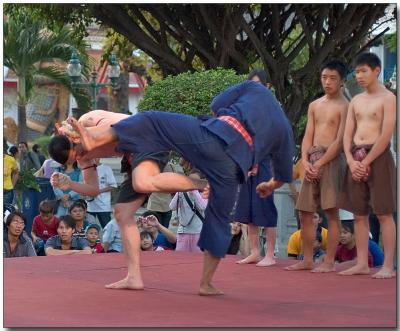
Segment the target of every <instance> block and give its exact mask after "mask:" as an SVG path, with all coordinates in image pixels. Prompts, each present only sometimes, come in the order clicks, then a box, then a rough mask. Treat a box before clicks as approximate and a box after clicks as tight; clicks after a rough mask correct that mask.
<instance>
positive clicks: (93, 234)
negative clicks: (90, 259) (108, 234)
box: [85, 224, 104, 254]
mask: <svg viewBox="0 0 400 331" xmlns="http://www.w3.org/2000/svg"><path fill="white" fill-rule="evenodd" d="M85 236H86V240H87V241H88V243H89V246H90V249H91V250H92V253H93V254H94V253H104V248H103V245H102V244H101V241H100V226H98V225H97V224H89V225H88V226H87V227H86V229H85Z"/></svg>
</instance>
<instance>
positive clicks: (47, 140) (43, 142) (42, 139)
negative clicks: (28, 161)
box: [33, 136, 51, 158]
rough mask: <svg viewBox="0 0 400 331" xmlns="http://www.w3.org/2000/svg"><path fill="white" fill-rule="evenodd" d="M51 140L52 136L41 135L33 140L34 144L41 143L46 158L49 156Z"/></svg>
mask: <svg viewBox="0 0 400 331" xmlns="http://www.w3.org/2000/svg"><path fill="white" fill-rule="evenodd" d="M50 140H51V136H41V137H39V138H36V139H35V140H34V141H33V143H34V144H38V145H39V147H40V150H41V152H42V153H43V154H44V156H45V157H46V158H48V157H49V152H48V150H47V147H48V146H49V143H50Z"/></svg>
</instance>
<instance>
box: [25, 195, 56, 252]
mask: <svg viewBox="0 0 400 331" xmlns="http://www.w3.org/2000/svg"><path fill="white" fill-rule="evenodd" d="M53 208H54V205H53V202H51V201H48V200H44V201H42V202H41V203H40V204H39V215H37V216H35V218H34V219H33V224H32V231H31V236H32V241H33V243H34V245H35V249H36V253H37V254H38V255H42V256H44V255H45V254H44V244H45V243H46V241H47V239H49V238H50V237H52V236H55V235H56V234H57V226H58V222H59V221H60V220H59V219H58V217H57V216H55V215H54V209H53Z"/></svg>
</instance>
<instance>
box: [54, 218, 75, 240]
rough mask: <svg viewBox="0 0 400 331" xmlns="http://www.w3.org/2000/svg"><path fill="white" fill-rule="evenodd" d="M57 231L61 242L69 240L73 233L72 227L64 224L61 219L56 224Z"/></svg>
mask: <svg viewBox="0 0 400 331" xmlns="http://www.w3.org/2000/svg"><path fill="white" fill-rule="evenodd" d="M57 233H58V235H59V236H60V237H61V240H62V242H69V241H70V240H71V238H72V234H73V233H74V229H73V228H71V227H69V226H68V225H67V224H65V223H64V222H63V221H62V220H61V221H60V223H59V224H58V228H57Z"/></svg>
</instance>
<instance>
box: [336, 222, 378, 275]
mask: <svg viewBox="0 0 400 331" xmlns="http://www.w3.org/2000/svg"><path fill="white" fill-rule="evenodd" d="M370 247H371V248H372V251H371V249H370ZM377 248H378V249H377ZM372 252H373V253H374V255H375V257H376V261H374V256H373V255H372ZM356 258H357V248H356V240H355V237H354V226H353V223H352V222H342V231H341V233H340V244H339V246H338V247H337V249H336V255H335V261H337V262H339V263H343V262H347V261H351V262H350V263H349V264H350V265H351V264H355V262H356ZM382 264H383V252H382V250H381V249H380V248H379V246H378V247H376V245H374V244H373V243H372V240H369V241H368V266H369V267H370V268H371V267H376V266H380V265H382Z"/></svg>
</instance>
